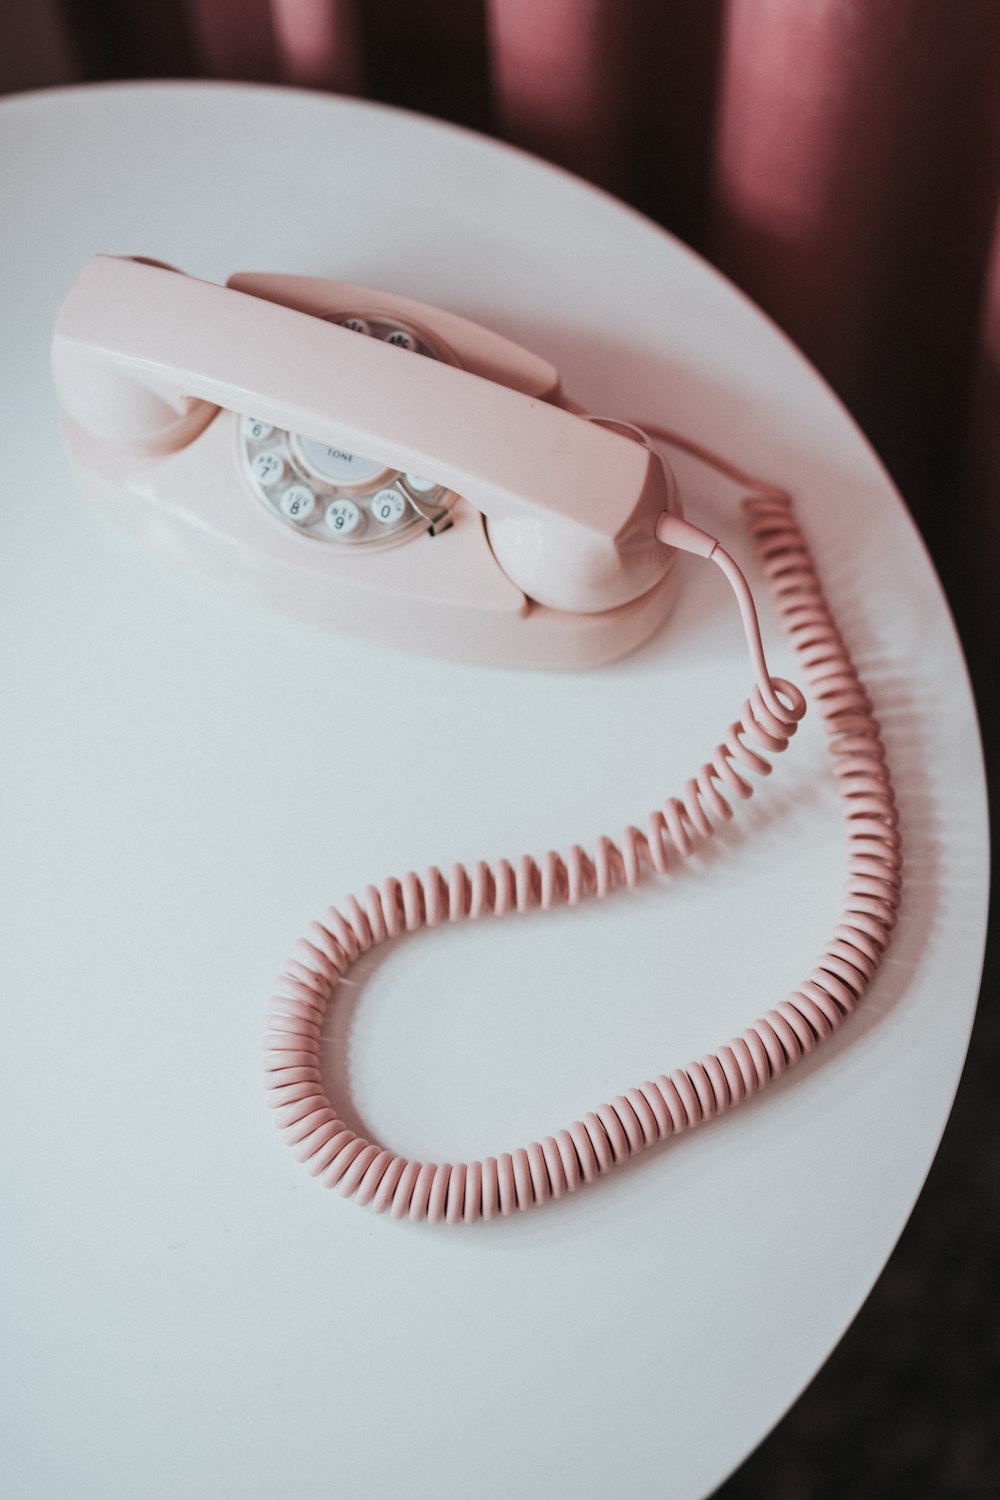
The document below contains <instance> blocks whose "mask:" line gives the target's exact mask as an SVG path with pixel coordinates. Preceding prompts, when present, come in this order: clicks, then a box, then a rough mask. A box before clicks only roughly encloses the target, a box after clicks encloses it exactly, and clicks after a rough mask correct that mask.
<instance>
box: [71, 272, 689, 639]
mask: <svg viewBox="0 0 1000 1500" xmlns="http://www.w3.org/2000/svg"><path fill="white" fill-rule="evenodd" d="M359 310H361V311H364V312H366V313H369V314H372V315H377V314H379V313H383V314H385V315H387V316H388V317H390V318H393V317H395V318H398V319H400V320H401V321H404V322H407V323H409V324H410V325H415V326H416V327H417V328H423V329H425V330H427V332H428V334H429V335H430V336H431V338H432V339H433V340H434V341H436V342H437V343H438V344H439V345H440V346H442V347H443V348H444V349H445V351H446V352H447V353H448V354H449V356H450V357H452V358H454V359H455V360H456V362H457V363H456V365H451V364H448V363H446V362H444V361H443V360H442V361H436V360H431V359H424V358H420V357H415V356H413V355H411V354H409V353H407V352H406V351H403V350H399V349H396V348H393V347H392V346H390V345H388V344H386V343H384V342H382V341H380V340H377V339H365V338H362V337H359V336H358V335H357V334H355V333H352V332H350V331H349V330H347V329H344V328H341V327H339V326H338V325H337V324H336V323H335V322H329V321H325V320H326V319H330V318H335V317H336V316H338V315H340V316H345V315H347V314H349V313H353V312H357V311H359ZM53 372H54V376H55V380H56V385H57V389H58V392H59V396H60V400H61V402H62V405H63V409H64V416H65V430H66V435H67V440H68V443H69V446H70V450H71V453H72V455H73V457H74V459H75V461H76V463H77V466H78V468H79V470H80V472H81V477H82V479H83V481H84V484H85V487H86V489H87V492H88V494H89V495H90V497H91V498H92V499H93V500H94V501H95V503H97V504H98V505H99V506H101V508H103V509H104V510H105V511H108V512H110V513H111V514H113V515H114V516H115V517H116V519H118V520H119V521H120V522H122V523H123V524H125V525H126V526H127V527H129V528H130V529H131V530H134V531H136V532H138V533H139V534H141V535H143V536H145V537H146V538H147V539H148V540H151V541H153V542H155V543H156V544H157V545H160V546H161V547H165V548H166V549H167V550H168V551H170V552H171V553H173V554H174V555H177V556H179V557H181V558H182V559H183V560H185V561H186V562H187V563H188V564H189V565H191V566H192V567H194V568H196V569H198V570H199V571H202V572H207V573H210V574H213V575H216V576H222V577H225V578H226V579H227V581H229V582H231V583H234V584H236V585H237V586H239V587H241V588H242V589H243V590H244V591H245V592H247V593H249V594H250V595H251V596H253V597H254V598H257V599H259V600H261V601H262V602H265V603H268V604H270V605H272V606H274V607H277V608H279V609H282V610H284V611H286V612H288V613H291V614H294V615H296V616H298V617H300V618H304V619H307V620H310V621H313V622H315V623H318V624H322V625H326V626H332V627H335V628H338V629H343V630H347V631H350V632H353V633H355V634H360V635H365V636H368V637H371V638H374V639H376V640H380V641H384V642H387V643H390V644H395V645H400V646H403V647H407V648H409V649H412V650H421V651H427V652H429V653H431V654H434V655H442V656H453V657H466V658H472V659H475V660H483V661H493V662H502V663H509V664H516V665H546V666H583V665H589V664H592V663H596V662H600V661H606V660H610V659H613V658H614V657H616V656H619V655H622V654H624V653H625V652H626V651H628V650H630V649H632V647H634V646H635V645H637V644H638V643H639V642H640V641H642V640H644V639H645V638H646V637H647V636H649V635H650V634H651V633H652V632H653V631H654V630H655V629H656V628H657V626H658V625H659V624H660V622H661V621H662V619H663V618H664V616H665V615H666V612H667V610H668V608H669V604H670V596H671V590H670V585H669V582H668V581H667V577H666V574H667V571H668V569H669V566H670V563H671V561H672V559H673V551H672V549H671V548H669V547H666V546H664V545H663V544H661V543H660V542H658V541H657V540H656V537H655V527H656V522H657V519H658V518H659V516H660V515H661V514H662V512H663V511H664V510H666V509H668V508H670V507H671V506H672V504H673V489H672V480H671V478H670V475H669V471H668V470H667V469H666V468H665V466H664V465H663V464H662V462H661V461H660V459H659V458H658V456H657V455H655V454H654V453H652V452H650V451H649V450H648V449H646V448H644V447H643V446H642V445H641V444H640V443H637V442H634V441H632V440H630V439H629V438H627V437H624V436H622V435H621V434H620V433H617V432H613V431H609V430H608V429H606V428H603V427H601V426H598V425H596V424H593V423H588V422H584V421H581V420H580V419H579V418H578V417H577V416H575V415H573V414H571V413H570V412H569V411H567V410H565V409H564V408H563V407H562V406H561V405H560V404H558V403H559V402H560V401H561V400H562V398H561V395H560V390H559V378H558V374H557V372H556V371H555V370H554V369H553V367H552V366H551V365H550V364H548V363H547V362H546V361H544V360H542V359H539V358H537V357H536V356H534V355H532V354H530V353H528V351H526V350H524V349H521V348H519V347H518V346H517V345H515V344H513V343H511V342H510V341H509V340H507V339H504V338H502V337H500V336H499V335H496V334H494V333H490V332H489V331H487V330H486V329H482V328H479V327H478V326H477V325H475V324H473V323H470V322H468V321H467V320H465V319H462V318H458V317H456V316H455V315H453V314H450V313H444V312H442V311H440V310H438V309H435V308H431V307H428V306H426V305H424V304H421V303H418V302H414V301H412V300H410V299H407V298H402V297H396V296H392V295H389V294H387V293H384V292H379V291H374V290H371V289H368V288H365V287H360V286H355V285H351V284H345V283H338V282H332V281H322V280H316V279H313V278H304V277H286V276H256V275H243V276H238V277H234V278H233V279H232V281H231V283H230V285H229V286H228V287H220V286H216V285H215V284H213V283H210V282H205V281H199V280H196V279H195V278H192V277H188V276H184V275H182V274H181V273H179V272H176V271H173V270H171V269H169V268H167V267H163V266H159V265H155V264H152V263H148V262H140V261H136V260H128V259H118V258H114V257H109V256H97V257H95V259H94V260H92V261H91V262H90V264H89V265H88V266H87V267H86V268H85V269H84V271H83V272H82V273H81V275H80V276H79V277H78V279H77V281H76V282H75V283H74V285H73V287H72V289H71V291H70V293H69V296H68V297H67V299H66V302H65V304H64V306H63V309H62V311H61V313H60V316H59V321H58V324H57V328H56V335H55V340H54V345H53ZM235 414H245V415H250V416H254V417H257V418H260V419H261V420H264V421H267V422H270V423H272V424H273V425H275V426H277V427H282V428H286V429H288V430H290V431H293V432H300V433H306V434H308V435H309V436H311V437H316V438H319V439H322V440H324V441H327V442H331V443H336V444H337V445H338V446H341V447H344V448H347V449H349V450H351V451H354V452H359V453H363V454H366V455H368V456H371V457H377V458H381V459H383V460H384V461H385V462H386V463H387V464H388V465H390V466H392V467H393V468H397V469H400V470H403V471H404V472H409V473H419V474H425V475H428V476H429V477H432V478H434V479H436V480H438V481H439V482H440V483H441V484H443V485H446V486H447V487H448V488H449V489H452V490H454V491H455V492H456V493H458V494H459V495H461V496H462V497H463V499H464V501H465V503H464V504H463V503H461V502H460V503H459V504H458V505H457V506H456V508H455V525H454V527H453V528H452V529H451V530H449V531H448V532H446V533H445V534H444V535H443V536H441V537H440V538H428V537H419V538H417V539H416V540H415V541H412V542H409V543H407V544H405V545H400V546H398V547H395V548H391V549H388V550H384V551H379V552H378V553H377V554H375V555H372V554H368V555H364V554H359V553H358V552H355V553H353V554H350V553H345V552H343V551H341V550H339V549H336V548H334V547H331V546H325V545H323V544H322V543H318V542H316V541H315V540H314V539H312V538H309V537H305V536H302V535H299V534H297V533H295V532H293V531H292V530H291V529H290V528H285V527H283V526H281V525H280V524H278V523H277V522H275V520H274V519H273V518H272V517H270V516H269V515H268V514H267V513H266V511H265V510H264V508H263V507H262V506H260V505H259V504H258V503H256V502H255V501H254V499H253V497H252V496H251V494H250V491H249V488H248V485H247V483H246V480H245V478H244V476H243V473H242V471H241V468H240V464H239V458H238V442H237V425H238V417H237V416H236V415H235ZM480 512H481V513H482V514H480ZM484 515H485V516H486V517H487V518H488V522H487V524H488V527H489V537H487V533H486V530H485V527H484V521H483V516H484ZM491 544H492V545H491ZM498 557H499V558H500V560H501V561H502V563H503V566H502V567H501V566H498V562H497V558H498ZM539 601H544V602H539Z"/></svg>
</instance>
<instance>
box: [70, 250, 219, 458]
mask: <svg viewBox="0 0 1000 1500" xmlns="http://www.w3.org/2000/svg"><path fill="white" fill-rule="evenodd" d="M97 259H98V260H110V259H111V257H103V256H101V257H97ZM121 263H122V264H129V263H131V264H133V265H136V266H144V267H150V268H153V269H154V270H156V271H160V272H168V273H170V274H171V275H173V276H176V277H178V278H180V279H181V280H183V281H192V280H193V278H191V277H189V276H187V275H186V273H185V272H183V271H180V270H178V268H177V267H176V266H169V265H167V264H166V263H165V262H163V261H157V260H150V259H148V258H147V257H145V256H138V255H137V256H128V257H122V258H121ZM92 264H93V263H92ZM121 295H122V296H124V297H125V298H126V305H125V306H123V307H121V309H120V311H121V312H122V313H124V315H125V316H128V311H129V309H128V306H127V299H128V296H129V284H128V282H127V281H125V280H123V282H122V288H121ZM140 295H141V294H140ZM97 312H98V316H100V308H98V309H97ZM141 312H142V309H141V306H136V307H135V313H136V315H137V316H141ZM63 321H64V320H63V317H62V315H61V316H60V320H59V325H57V332H56V339H55V342H54V344H53V348H52V375H53V379H54V381H55V386H56V391H57V393H58V396H59V402H60V405H61V407H62V410H63V412H64V414H65V415H66V416H67V417H68V418H69V419H70V421H72V422H74V423H75V424H76V425H77V426H78V427H79V428H81V429H82V431H83V432H86V433H88V434H89V435H90V436H91V437H94V438H97V439H98V440H99V441H101V442H106V443H109V444H111V445H112V446H113V447H116V448H120V449H122V450H124V451H126V452H129V453H134V454H135V455H136V456H137V457H145V456H149V457H154V456H157V455H160V454H164V453H171V452H175V451H176V450H177V449H178V448H183V447H184V446H185V445H186V444H187V443H190V442H191V441H192V440H193V439H194V438H196V437H197V436H198V434H199V433H200V432H202V431H203V430H204V429H205V427H207V426H208V423H209V422H210V421H211V420H212V418H213V417H214V416H215V414H216V412H217V411H218V410H219V408H218V405H217V404H215V403H213V402H211V401H205V400H202V399H199V398H198V397H197V396H194V395H186V394H184V393H183V390H182V388H179V387H178V385H177V383H176V382H175V381H174V380H173V379H170V378H169V377H168V378H166V379H165V378H164V377H163V375H162V374H161V373H159V372H158V371H157V369H156V367H155V364H153V363H147V364H146V365H145V366H144V367H139V366H137V365H136V363H135V362H134V361H132V360H129V359H127V358H125V359H123V358H120V357H118V356H117V355H116V352H115V347H114V341H113V339H112V340H111V341H109V343H108V344H107V346H106V347H102V341H101V339H100V337H99V336H98V337H96V338H94V339H83V340H79V339H73V338H63V337H60V331H59V330H60V326H62V325H63Z"/></svg>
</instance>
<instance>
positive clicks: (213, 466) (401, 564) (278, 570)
mask: <svg viewBox="0 0 1000 1500" xmlns="http://www.w3.org/2000/svg"><path fill="white" fill-rule="evenodd" d="M237 422H238V418H237V417H236V416H235V414H234V413H232V412H226V411H220V412H219V413H218V414H217V416H216V417H215V418H214V419H213V420H212V421H211V422H210V423H209V424H208V426H207V427H206V428H205V430H204V431H203V432H202V433H201V434H200V435H199V436H198V437H197V438H196V439H195V440H194V441H193V442H192V443H190V444H188V445H187V446H186V447H184V448H182V449H181V450H180V451H178V452H177V453H174V454H170V455H168V456H166V457H159V458H156V459H148V460H145V461H143V460H138V461H137V460H136V458H135V457H134V455H133V456H127V455H124V454H123V453H122V451H121V449H119V448H117V447H115V446H113V445H111V444H108V443H104V442H101V441H100V440H98V439H95V438H93V437H91V436H90V435H88V434H87V433H85V432H83V431H82V430H81V429H80V428H79V427H77V426H76V425H75V424H74V423H73V422H71V421H69V420H68V419H64V434H65V439H66V444H67V447H68V450H69V453H70V457H71V461H72V464H73V468H74V470H75V472H76V477H77V480H78V483H79V485H80V488H81V490H82V492H83V493H84V494H85V495H86V497H87V498H88V500H89V501H90V503H91V504H92V505H93V506H94V507H95V509H97V510H98V511H100V512H101V513H102V514H104V515H105V516H107V517H109V518H110V519H111V520H112V521H113V522H114V523H115V524H116V525H118V526H121V527H122V528H123V529H124V530H125V531H128V532H131V533H132V534H133V535H135V536H138V537H141V538H142V539H143V540H144V541H145V542H146V543H147V544H150V545H152V546H153V547H155V548H156V549H157V550H158V551H160V552H161V553H165V554H167V555H168V556H170V557H173V558H175V559H177V560H178V561H180V562H182V563H183V564H184V565H185V566H186V567H188V568H190V569H192V570H193V571H195V572H197V573H200V574H201V575H202V576H206V577H211V578H216V579H219V580H221V581H223V582H225V583H226V584H227V585H228V586H229V587H230V588H233V589H235V590H236V591H237V592H238V593H240V594H242V595H243V596H244V597H245V598H248V599H251V600H253V601H255V602H257V603H259V604H262V605H264V606H266V607H267V608H270V609H276V610H278V611H279V612H281V613H283V614H286V615H290V616H292V617H294V618H296V619H298V620H302V621H304V622H306V623H308V624H311V625H318V626H320V627H321V628H323V629H329V630H336V631H338V632H343V633H344V634H347V635H354V636H358V637H361V638H364V639H366V640H372V641H375V642H378V643H379V644H381V645H388V646H391V647H398V648H401V649H402V650H404V651H412V652H416V653H419V654H421V655H429V656H438V657H444V658H448V659H451V660H460V661H472V662H480V663H483V664H487V665H492V666H510V667H545V668H555V669H561V668H575V667H593V666H599V665H601V664H603V663H606V662H611V661H615V660H617V658H619V657H621V656H625V655H627V654H628V653H629V652H630V651H633V650H634V649H635V648H636V647H637V646H639V645H641V644H642V643H643V642H644V641H646V640H648V639H649V638H650V637H651V636H652V635H654V634H655V633H656V631H657V630H658V629H659V628H660V626H661V625H662V624H663V622H664V620H665V619H666V617H667V615H668V614H669V612H670V609H671V607H672V604H673V599H674V589H675V574H674V568H673V565H671V566H670V568H669V570H668V572H667V573H666V575H665V576H664V577H663V578H662V579H661V580H660V582H659V583H657V584H656V586H655V587H654V588H652V589H650V590H649V591H648V592H647V593H645V594H643V595H641V596H640V597H639V598H638V599H635V600H633V601H631V602H630V603H627V604H623V605H620V606H619V607H618V608H616V609H610V610H605V611H602V612H600V613H595V614H570V613H568V612H563V611H559V610H554V609H550V608H547V607H546V606H544V605H540V604H538V603H536V602H535V601H533V600H531V599H529V598H528V597H527V596H526V595H525V594H524V593H523V592H522V591H521V590H520V589H518V588H517V587H516V586H515V585H514V584H513V583H512V582H511V581H510V579H509V578H508V577H507V576H506V574H505V573H504V572H503V571H502V569H501V568H500V566H499V564H498V563H497V562H496V559H495V558H494V556H493V553H492V551H491V549H490V545H489V541H488V539H487V536H486V530H485V525H484V521H483V517H482V516H481V515H480V513H479V512H478V511H476V510H474V509H473V508H472V507H471V506H469V505H467V504H465V503H464V502H462V501H459V502H458V503H457V504H456V505H455V507H454V525H453V526H451V527H449V529H448V530H447V532H445V533H444V534H443V535H441V536H440V537H431V536H426V535H425V536H421V537H418V538H417V539H416V540H415V541H412V542H409V543H407V544H406V545H403V546H398V547H395V548H392V549H390V550H387V551H384V552H380V553H378V554H377V555H375V556H371V555H369V556H362V555H347V556H343V555H332V549H330V548H328V547H324V546H323V545H322V544H320V543H317V542H314V541H313V540H311V539H310V538H308V537H304V536H299V535H297V534H296V533H294V532H292V531H291V530H289V528H287V527H282V526H280V525H278V524H276V523H275V522H274V521H273V520H272V518H271V517H269V516H268V514H267V513H266V511H265V510H264V508H263V507H260V506H256V505H253V504H248V498H247V493H246V487H245V482H244V479H243V475H242V473H241V471H240V468H239V463H238V442H237V429H236V424H237Z"/></svg>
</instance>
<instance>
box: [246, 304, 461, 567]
mask: <svg viewBox="0 0 1000 1500" xmlns="http://www.w3.org/2000/svg"><path fill="white" fill-rule="evenodd" d="M331 321H332V322H336V323H340V324H341V325H342V326H343V327H345V328H348V329H350V330H351V332H352V333H354V334H355V335H356V337H358V338H375V339H381V340H383V342H385V343H387V344H391V345H393V346H395V347H396V348H398V350H399V358H400V359H412V358H413V356H414V355H415V354H417V355H420V354H422V355H424V357H425V358H430V359H442V358H444V355H443V354H442V353H441V351H440V350H438V349H435V348H433V347H432V346H431V345H430V344H429V343H428V342H427V340H426V338H425V337H424V336H423V335H421V334H420V333H418V332H417V331H416V330H415V329H412V328H408V327H406V326H405V325H403V324H401V323H397V322H393V321H389V320H388V319H386V318H384V317H379V316H377V315H375V314H371V313H367V312H357V311H352V312H350V313H341V314H338V315H337V316H336V317H334V318H332V319H331ZM239 443H240V462H241V465H242V468H243V472H244V474H245V475H246V479H247V482H248V484H249V487H250V489H251V490H252V492H253V494H254V496H255V497H256V499H257V500H258V501H259V502H260V503H261V504H262V505H263V506H264V507H265V508H266V509H267V511H268V512H269V513H270V515H271V516H272V518H273V519H274V520H276V521H278V522H279V523H280V524H281V525H282V526H285V527H287V528H288V529H289V530H290V531H292V532H295V533H296V534H297V535H298V536H300V537H303V538H307V539H309V540H311V541H314V542H316V543H318V544H320V545H323V546H332V547H338V548H343V549H344V550H345V551H347V550H348V549H356V548H363V549H371V548H383V547H386V546H393V545H395V544H396V543H398V542H403V541H409V540H410V539H411V538H412V537H416V536H420V535H421V534H422V533H424V532H427V531H432V532H435V533H436V532H437V531H441V530H444V529H445V527H446V526H447V525H448V524H450V523H449V520H448V512H449V510H450V507H451V506H452V505H453V504H454V502H455V500H456V498H457V497H456V496H455V495H454V494H453V493H452V492H451V491H449V490H445V489H443V488H441V487H440V486H439V485H437V484H435V482H434V481H433V480H432V479H424V478H423V477H421V476H420V475H414V474H402V473H398V472H397V471H396V470H395V469H391V468H389V467H387V466H386V465H384V464H382V463H380V462H379V461H378V460H377V459H374V458H369V457H367V456H366V455H364V454H361V453H349V452H347V451H346V450H345V449H343V448H338V447H336V446H335V445H333V444H330V443H327V442H325V441H324V440H322V439H319V438H313V437H310V436H309V435H308V434H306V433H297V432H286V431H285V430H284V429H283V428H280V427H274V426H272V425H271V424H270V423H269V422H266V421H264V420H262V419H260V418H257V417H254V416H246V417H243V418H241V420H240V423H239Z"/></svg>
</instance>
